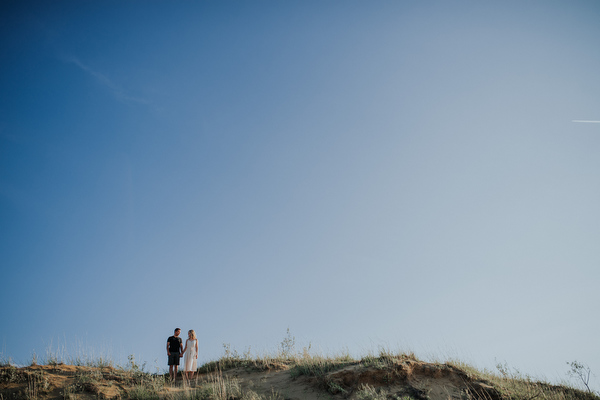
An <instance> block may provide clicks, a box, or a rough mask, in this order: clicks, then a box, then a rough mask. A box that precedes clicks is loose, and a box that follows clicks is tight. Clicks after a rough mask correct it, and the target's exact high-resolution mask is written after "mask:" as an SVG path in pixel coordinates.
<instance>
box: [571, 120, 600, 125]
mask: <svg viewBox="0 0 600 400" xmlns="http://www.w3.org/2000/svg"><path fill="white" fill-rule="evenodd" d="M572 122H586V123H588V124H600V121H585V120H582V119H574V120H573V121H572Z"/></svg>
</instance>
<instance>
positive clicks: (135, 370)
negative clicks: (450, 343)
mask: <svg viewBox="0 0 600 400" xmlns="http://www.w3.org/2000/svg"><path fill="white" fill-rule="evenodd" d="M223 347H224V354H223V356H222V357H221V358H219V359H218V360H215V361H211V362H208V363H206V364H204V365H202V366H200V368H199V369H198V372H199V374H197V375H196V377H195V378H194V379H192V380H187V379H183V378H180V379H178V380H177V381H176V382H169V381H168V379H167V377H168V375H167V374H158V373H155V374H152V373H149V372H146V371H145V364H142V365H139V364H138V362H137V361H136V359H135V357H134V356H133V355H130V356H129V357H128V362H127V364H126V365H125V366H124V367H114V366H113V365H112V363H111V362H108V361H107V360H106V359H105V358H101V359H100V360H95V361H94V360H89V359H84V358H78V359H76V360H75V363H73V364H72V365H66V364H63V363H62V362H60V361H58V360H59V358H58V357H56V356H52V355H50V356H48V357H47V358H46V362H47V364H46V365H38V363H37V362H32V363H31V366H29V367H24V368H17V367H16V366H13V365H10V363H4V364H3V365H2V366H1V367H0V400H49V399H54V398H61V399H64V400H83V399H90V398H94V399H108V398H114V399H119V400H120V399H134V400H283V399H300V398H301V399H316V398H324V399H351V400H384V399H385V400H441V399H443V400H446V399H448V398H453V399H461V400H533V399H544V400H600V397H599V396H598V395H597V394H595V393H593V391H592V390H591V389H590V386H589V385H590V376H592V374H591V371H590V369H589V367H587V366H585V365H583V364H581V363H578V362H572V363H568V364H569V366H570V367H571V371H570V373H569V375H570V376H572V377H574V378H576V379H578V380H580V381H581V382H579V383H582V384H583V386H584V387H585V389H586V390H579V389H576V388H574V387H571V386H568V385H553V384H550V383H547V382H543V381H539V380H536V379H534V378H532V377H530V376H527V375H522V374H521V373H520V372H519V371H517V370H514V369H511V368H510V367H509V366H507V365H506V364H498V365H497V366H496V371H487V370H483V371H481V370H478V369H477V368H474V367H472V366H469V365H467V364H465V363H462V362H460V361H450V362H425V361H422V360H419V359H418V358H417V357H416V356H415V355H414V354H413V353H401V352H398V353H394V352H392V351H390V350H387V349H380V351H379V353H378V354H369V355H367V356H365V357H363V358H361V359H354V358H352V357H351V356H350V355H349V354H348V353H343V354H339V355H336V356H324V355H319V354H312V353H311V351H310V346H309V347H308V348H303V349H302V350H301V351H297V350H296V341H295V338H294V337H293V336H292V335H291V334H290V332H289V330H288V331H287V335H286V337H285V339H284V340H283V341H282V343H281V345H280V346H279V347H278V350H277V352H276V353H275V354H273V355H263V356H253V355H251V353H250V349H248V350H247V351H245V352H244V353H243V354H240V353H238V352H237V351H236V350H234V349H232V348H231V346H230V345H228V344H225V345H224V346H223ZM34 360H36V358H34ZM82 360H85V361H82ZM36 361H37V360H36ZM48 361H49V362H48ZM274 377H277V384H273V383H271V381H269V379H272V378H274ZM292 386H293V387H294V388H295V390H296V392H295V393H296V394H295V395H290V394H289V393H288V392H287V391H288V390H291V389H289V387H292ZM298 387H300V388H303V389H301V392H298V390H299V389H298ZM298 393H301V394H300V395H299V394H298ZM309 394H310V396H309Z"/></svg>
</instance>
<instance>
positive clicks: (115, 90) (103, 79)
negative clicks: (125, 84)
mask: <svg viewBox="0 0 600 400" xmlns="http://www.w3.org/2000/svg"><path fill="white" fill-rule="evenodd" d="M64 60H65V62H69V63H71V64H75V65H77V66H78V67H79V68H81V69H82V70H83V71H85V72H87V73H88V74H90V75H91V76H93V77H94V78H95V79H96V80H97V81H98V82H99V83H100V84H102V85H104V86H105V87H107V88H108V89H109V90H110V91H111V92H112V94H113V95H114V96H115V97H116V98H117V99H118V100H121V101H125V102H135V103H141V104H148V103H149V102H148V101H147V100H146V99H142V98H139V97H134V96H130V95H129V94H128V93H127V92H126V91H125V90H123V88H121V87H120V86H119V85H117V84H116V83H114V82H113V81H112V80H110V79H109V78H108V77H107V76H106V75H104V74H101V73H100V72H98V71H96V70H94V69H92V68H90V67H89V66H88V65H86V64H84V63H82V62H81V61H80V60H79V59H78V58H77V57H73V56H71V57H65V58H64Z"/></svg>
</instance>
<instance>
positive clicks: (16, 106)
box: [0, 0, 600, 387]
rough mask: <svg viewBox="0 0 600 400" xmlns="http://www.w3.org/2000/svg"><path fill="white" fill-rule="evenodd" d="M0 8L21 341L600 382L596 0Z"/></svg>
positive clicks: (0, 69) (145, 354) (22, 356)
mask: <svg viewBox="0 0 600 400" xmlns="http://www.w3.org/2000/svg"><path fill="white" fill-rule="evenodd" d="M0 7H1V8H0V234H1V240H0V265H1V268H2V270H1V271H2V275H1V281H2V291H1V292H0V299H1V304H2V307H1V310H0V313H1V314H0V315H1V318H0V332H1V342H0V345H1V348H0V349H1V353H2V355H3V357H5V358H6V357H12V358H13V360H15V361H17V362H20V363H27V362H29V361H30V360H31V357H32V354H33V353H34V352H35V353H36V354H37V355H38V356H39V357H41V358H43V357H44V355H45V354H46V352H47V351H48V350H49V349H52V351H55V352H56V351H57V350H59V351H65V352H68V353H69V354H71V355H72V354H74V352H76V351H81V352H83V353H87V354H88V355H92V356H94V355H96V354H105V353H110V355H111V357H113V358H114V359H115V360H117V361H121V360H126V358H127V355H129V354H134V355H135V356H136V358H137V359H138V360H141V361H146V362H147V366H148V367H150V368H151V369H152V368H155V367H156V366H158V367H159V368H160V369H161V370H162V369H164V368H166V363H167V359H166V352H165V343H166V339H167V337H168V336H169V335H171V334H172V331H173V329H174V328H175V327H176V326H178V327H181V328H182V329H183V330H184V331H186V330H188V329H195V330H196V331H197V332H198V336H199V339H200V358H201V360H200V361H201V362H204V361H207V360H211V359H215V358H217V357H219V356H220V355H222V354H223V346H222V345H223V343H229V344H230V345H231V347H232V348H235V349H237V350H238V351H240V352H243V351H245V350H246V349H247V348H248V347H250V348H251V351H252V352H256V353H260V352H263V351H271V350H276V348H277V346H278V344H279V343H280V342H281V340H282V339H283V338H284V337H285V334H286V330H287V329H288V328H289V329H290V332H291V333H292V335H294V336H295V338H296V342H297V346H299V347H301V346H307V345H308V344H310V345H311V346H312V348H313V349H316V350H317V351H322V352H324V353H336V352H339V351H343V350H348V351H350V352H351V353H353V354H357V355H360V354H365V353H366V352H369V351H377V350H378V348H379V347H380V346H385V347H389V348H391V349H392V350H413V351H415V352H416V353H417V355H419V356H421V357H427V356H428V355H430V354H431V355H434V356H438V357H441V358H443V357H445V356H447V355H449V356H455V357H458V358H460V359H462V360H465V361H468V362H472V363H473V364H475V365H478V366H485V367H492V368H493V367H494V365H495V364H496V363H497V362H499V363H504V362H506V363H507V364H508V365H509V366H511V367H513V368H517V369H519V370H520V371H522V372H526V373H529V374H533V375H536V376H543V377H546V378H548V379H559V378H563V377H565V375H566V371H567V370H568V367H567V365H566V362H568V361H573V360H578V361H579V362H582V363H586V364H588V365H590V367H591V368H592V370H593V371H595V373H596V374H598V375H600V342H599V341H598V332H599V331H600V320H599V319H598V308H599V306H600V290H599V283H600V268H599V267H600V246H599V244H600V155H599V154H600V124H594V123H583V122H573V120H592V121H593V120H600V75H599V73H598V72H599V71H600V46H599V44H600V23H599V21H600V3H599V2H597V1H561V2H558V1H547V0H543V1H542V0H539V1H538V0H532V1H496V2H491V1H485V2H482V1H416V0H415V1H410V0H406V1H379V0H377V1H352V0H344V1H339V0H331V1H240V2H235V1H194V2H191V1H189V2H186V1H177V2H172V1H144V2H142V1H71V2H65V1H52V2H49V1H40V2H32V1H16V0H15V1H12V0H11V1H3V2H2V3H1V6H0ZM76 349H79V350H76ZM595 379H596V380H595V382H594V384H595V385H596V387H600V380H599V379H598V378H595Z"/></svg>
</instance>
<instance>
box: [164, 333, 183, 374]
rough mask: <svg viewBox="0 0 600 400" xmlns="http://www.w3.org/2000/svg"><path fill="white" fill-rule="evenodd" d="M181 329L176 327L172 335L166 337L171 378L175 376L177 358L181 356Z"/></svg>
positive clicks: (177, 364) (177, 365) (177, 363)
mask: <svg viewBox="0 0 600 400" xmlns="http://www.w3.org/2000/svg"><path fill="white" fill-rule="evenodd" d="M180 333H181V329H179V328H176V329H175V332H174V333H173V336H169V338H168V339H167V356H169V375H170V376H171V380H172V381H174V380H175V378H177V368H179V359H180V358H181V357H182V353H183V345H182V341H181V338H180V337H179V334H180Z"/></svg>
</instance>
